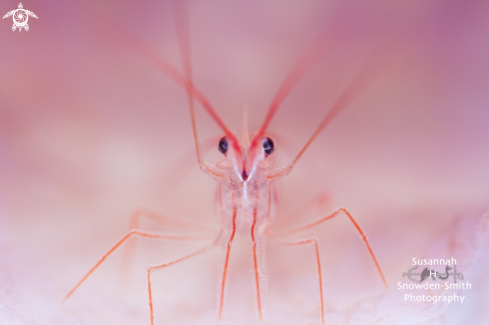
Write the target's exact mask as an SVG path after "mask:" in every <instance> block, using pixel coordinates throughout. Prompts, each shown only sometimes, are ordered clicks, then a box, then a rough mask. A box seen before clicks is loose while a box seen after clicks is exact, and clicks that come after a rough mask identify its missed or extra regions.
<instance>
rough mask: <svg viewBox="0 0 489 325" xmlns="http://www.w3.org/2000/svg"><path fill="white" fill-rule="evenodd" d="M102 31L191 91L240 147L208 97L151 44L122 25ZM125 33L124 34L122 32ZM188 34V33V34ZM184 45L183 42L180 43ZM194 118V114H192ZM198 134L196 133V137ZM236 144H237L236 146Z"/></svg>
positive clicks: (108, 27)
mask: <svg viewBox="0 0 489 325" xmlns="http://www.w3.org/2000/svg"><path fill="white" fill-rule="evenodd" d="M100 30H102V31H103V33H104V34H105V36H106V37H107V38H109V39H110V40H112V41H114V42H116V43H117V44H118V45H119V46H121V47H123V48H126V49H127V50H128V51H130V52H132V53H133V54H135V55H136V56H138V57H140V58H142V59H143V60H145V61H146V62H148V63H149V64H151V65H152V66H154V67H155V68H157V69H158V70H160V71H161V72H162V73H163V74H165V75H166V76H167V77H168V78H170V79H171V80H173V81H174V82H175V84H177V85H178V86H180V87H181V88H183V89H184V90H185V91H186V92H187V93H188V92H189V90H190V91H191V98H194V99H195V100H197V101H198V102H199V103H200V104H201V105H202V107H203V108H204V109H205V110H206V111H207V113H208V114H209V115H210V116H211V118H212V119H213V120H214V122H216V123H217V125H218V126H219V127H220V128H221V130H222V131H223V132H224V133H225V134H226V136H227V137H228V138H229V139H230V140H231V143H232V144H233V146H238V148H239V145H238V140H237V138H236V136H235V135H234V134H233V133H232V132H231V131H230V130H229V129H228V128H227V127H226V125H225V124H224V122H223V121H222V120H221V118H220V117H219V115H218V114H217V113H216V111H215V109H214V107H213V106H212V105H211V103H210V102H209V100H208V99H207V97H206V96H205V95H204V94H203V93H202V92H201V91H200V90H199V89H198V88H197V87H195V85H194V84H193V83H192V81H191V80H189V79H188V78H187V77H186V76H185V75H183V74H182V73H181V72H180V71H179V70H178V69H177V68H176V67H175V66H174V65H172V64H171V63H170V62H169V61H168V60H167V59H166V58H165V57H163V56H162V55H161V54H159V53H158V51H156V50H155V49H154V48H153V47H152V46H151V45H150V44H148V43H147V42H145V41H143V40H142V39H140V38H139V37H137V36H136V35H135V34H133V33H132V32H130V31H128V30H127V29H125V28H124V27H123V26H121V25H120V24H117V23H115V22H113V23H111V24H104V25H103V26H101V28H100ZM121 30H122V31H124V32H121ZM187 34H188V33H187ZM180 43H182V41H180ZM184 51H187V48H186V47H185V46H184ZM187 53H188V54H185V55H183V57H182V60H183V61H186V60H187V59H185V57H187V58H188V63H184V67H185V69H189V67H190V69H189V70H187V71H186V72H187V73H191V65H190V63H189V62H190V60H189V59H190V51H189V48H188V51H187ZM192 107H193V106H192ZM191 114H192V116H193V112H191ZM195 135H196V134H195V133H194V136H195ZM235 143H236V144H235ZM198 154H200V151H199V152H198Z"/></svg>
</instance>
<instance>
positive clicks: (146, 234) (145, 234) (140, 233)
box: [61, 229, 204, 303]
mask: <svg viewBox="0 0 489 325" xmlns="http://www.w3.org/2000/svg"><path fill="white" fill-rule="evenodd" d="M132 236H142V237H146V238H152V239H166V240H175V241H178V240H181V241H193V240H195V241H198V240H202V239H204V238H203V237H198V236H172V235H158V234H154V233H150V232H144V231H141V230H138V229H133V230H131V231H129V233H127V234H126V235H125V236H124V237H123V238H122V239H121V240H119V241H118V242H117V244H115V245H114V246H113V247H112V248H111V249H110V250H109V251H108V252H107V253H106V254H104V256H102V258H101V259H100V260H99V261H98V262H97V264H95V266H94V267H92V268H91V269H90V271H88V272H87V273H86V274H85V276H83V278H82V279H81V280H80V281H79V282H78V283H77V284H76V285H75V287H74V288H73V289H71V291H70V292H69V293H68V294H67V295H66V297H65V298H64V299H63V300H62V302H61V303H64V302H65V301H66V300H67V299H68V298H69V297H70V296H71V295H72V294H73V293H74V292H75V291H76V289H78V287H79V286H80V285H81V284H82V283H83V282H85V280H86V279H87V278H88V277H89V276H90V275H91V274H92V273H93V272H94V271H95V270H96V269H97V268H98V267H99V266H100V264H102V262H103V261H105V259H106V258H107V257H109V256H110V255H111V254H112V253H113V252H114V251H115V250H116V249H117V248H119V246H121V245H122V244H123V243H124V242H125V241H126V240H128V239H129V238H131V237H132Z"/></svg>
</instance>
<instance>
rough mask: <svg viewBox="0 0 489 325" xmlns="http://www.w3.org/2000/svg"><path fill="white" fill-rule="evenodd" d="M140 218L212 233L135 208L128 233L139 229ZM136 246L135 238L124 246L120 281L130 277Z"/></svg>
mask: <svg viewBox="0 0 489 325" xmlns="http://www.w3.org/2000/svg"><path fill="white" fill-rule="evenodd" d="M142 217H146V218H148V219H150V220H153V221H155V222H158V223H161V224H164V225H166V226H169V227H172V228H178V229H182V230H186V231H191V232H199V233H202V232H208V233H210V232H212V229H211V228H208V227H206V226H202V225H198V224H195V223H192V222H188V221H183V220H179V219H177V218H172V217H168V216H165V215H163V214H161V213H158V212H155V211H153V210H150V209H146V208H137V209H135V210H134V211H133V212H132V214H131V218H130V220H129V231H130V230H131V229H139V221H140V220H141V218H142ZM136 246H137V240H136V238H134V239H132V240H129V241H128V243H127V244H126V247H125V249H124V257H123V263H122V265H123V267H122V270H123V272H122V276H121V280H122V279H129V278H130V277H131V272H130V266H131V265H132V262H133V260H134V255H135V253H136ZM122 282H124V281H122Z"/></svg>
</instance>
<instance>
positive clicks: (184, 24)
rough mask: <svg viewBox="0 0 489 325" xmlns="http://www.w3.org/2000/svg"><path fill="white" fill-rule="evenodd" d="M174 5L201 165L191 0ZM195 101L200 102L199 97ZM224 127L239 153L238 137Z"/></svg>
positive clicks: (176, 2)
mask: <svg viewBox="0 0 489 325" xmlns="http://www.w3.org/2000/svg"><path fill="white" fill-rule="evenodd" d="M173 3H174V12H175V28H176V31H177V38H178V45H179V49H180V55H181V58H182V65H183V73H184V75H185V78H186V80H187V85H186V91H187V94H188V101H189V109H190V116H191V120H192V131H193V134H194V141H195V149H196V152H197V160H198V162H199V163H202V162H203V160H202V156H201V153H200V148H199V141H198V136H197V126H196V123H195V113H194V96H195V94H196V90H197V92H198V89H196V88H195V86H194V84H193V78H192V60H191V55H190V53H191V50H190V32H189V19H188V16H189V6H188V3H189V0H180V1H174V2H173ZM197 95H198V94H197ZM195 99H197V100H199V99H198V98H197V97H196V98H195ZM204 108H205V107H204ZM206 110H207V111H208V112H209V114H211V116H213V117H214V115H215V118H214V119H215V120H216V122H217V120H219V121H221V119H220V118H219V116H218V115H217V113H216V112H215V110H212V113H211V112H210V111H209V110H208V109H207V108H206ZM221 123H222V122H221ZM218 124H219V123H218ZM223 126H224V123H222V126H221V128H222V130H223V131H224V132H225V134H226V136H227V137H228V139H229V140H230V142H231V145H232V146H233V148H234V150H236V151H237V152H239V151H240V148H239V142H238V139H237V137H236V135H234V133H232V132H231V131H230V130H229V129H228V128H226V127H225V126H224V127H223Z"/></svg>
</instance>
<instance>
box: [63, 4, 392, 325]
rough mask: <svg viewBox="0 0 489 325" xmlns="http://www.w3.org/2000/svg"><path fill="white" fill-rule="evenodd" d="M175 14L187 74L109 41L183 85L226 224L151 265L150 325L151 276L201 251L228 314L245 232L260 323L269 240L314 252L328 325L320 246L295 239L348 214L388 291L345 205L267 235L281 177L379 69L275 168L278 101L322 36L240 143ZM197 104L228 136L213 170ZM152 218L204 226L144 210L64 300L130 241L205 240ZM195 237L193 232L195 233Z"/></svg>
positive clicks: (129, 41) (356, 83)
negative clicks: (212, 266) (195, 69)
mask: <svg viewBox="0 0 489 325" xmlns="http://www.w3.org/2000/svg"><path fill="white" fill-rule="evenodd" d="M177 8H179V9H177V11H176V12H177V14H179V15H180V19H177V23H176V27H177V33H178V40H179V46H180V53H181V58H182V62H183V72H180V71H179V70H178V69H177V68H176V67H174V66H173V65H171V64H170V63H169V61H167V60H166V59H165V58H164V57H162V56H161V55H160V54H159V53H158V52H156V50H154V49H153V48H151V47H150V46H149V45H148V44H146V43H144V42H143V41H141V40H140V39H138V38H137V37H136V36H134V35H132V34H130V33H129V32H127V33H124V35H121V33H122V32H120V30H119V29H115V28H114V29H112V30H111V31H109V32H110V33H111V35H110V37H112V38H113V39H115V40H121V39H124V41H121V42H122V43H123V44H122V45H123V46H124V47H127V48H128V49H130V50H131V51H133V52H135V53H136V54H137V55H138V56H140V57H142V58H143V59H145V60H146V61H148V62H149V63H150V64H152V65H153V66H155V67H156V68H158V69H159V70H160V71H161V72H163V73H164V74H165V75H166V76H168V77H169V78H171V79H172V80H173V81H174V82H175V83H176V84H177V85H179V86H180V87H181V88H183V89H184V90H185V91H186V93H187V95H188V106H189V109H190V115H191V124H192V130H193V136H194V142H195V149H196V153H197V163H198V166H199V168H200V169H201V170H202V171H203V172H204V173H206V174H207V175H209V176H210V177H211V178H213V179H214V180H215V181H216V182H217V183H218V204H219V211H220V219H221V228H220V231H219V233H218V234H217V235H216V236H215V237H214V238H213V239H212V240H210V241H209V242H208V243H207V244H205V245H203V246H202V247H201V248H200V249H198V250H196V251H194V252H191V253H189V254H188V255H185V256H182V257H180V258H178V259H175V260H173V261H170V262H167V263H164V264H160V265H154V266H149V267H148V268H147V283H148V293H149V307H150V318H151V324H153V323H154V317H153V302H152V286H151V274H152V272H154V271H156V270H158V269H162V268H165V267H169V266H171V265H173V264H176V263H180V262H182V261H185V260H187V259H190V258H192V257H193V256H196V255H198V254H201V253H203V252H204V251H207V250H209V249H212V248H220V249H221V263H220V267H219V276H218V281H219V282H218V284H217V288H218V293H217V309H218V310H217V317H218V318H219V319H221V318H222V315H223V309H224V300H225V299H224V298H225V290H226V279H227V272H228V268H229V260H230V259H229V257H230V253H231V248H232V243H233V240H234V238H235V235H236V233H237V231H238V230H244V232H247V233H248V234H249V236H250V238H251V243H252V252H253V258H252V261H253V270H254V277H253V278H254V279H253V281H254V284H253V286H254V288H255V291H256V308H257V311H258V319H259V320H260V321H261V320H263V319H264V312H265V302H266V301H265V300H266V293H267V278H268V276H267V262H266V246H265V243H266V242H267V240H269V241H272V242H274V243H278V244H281V245H292V246H309V247H310V248H311V249H313V250H314V251H315V257H316V265H317V278H318V282H317V283H318V292H319V297H320V301H319V303H320V310H321V322H322V324H323V325H324V324H325V310H324V298H323V283H322V275H321V260H320V254H319V243H318V239H317V238H315V237H311V238H305V239H298V240H289V239H286V238H289V237H290V235H293V234H296V233H299V232H301V231H303V230H306V229H310V228H313V227H315V226H317V225H319V224H322V223H323V222H326V221H328V220H330V219H332V218H334V217H336V216H341V215H342V216H344V217H347V218H348V220H350V222H351V223H352V225H353V227H354V228H355V230H356V231H357V232H358V233H359V234H360V236H361V237H362V240H363V242H364V244H365V246H366V248H367V251H368V253H369V254H370V257H371V259H372V261H373V266H374V267H375V268H376V269H377V271H378V274H379V276H380V278H381V280H382V282H383V284H384V286H385V287H386V288H387V287H388V286H387V281H386V279H385V277H384V274H383V273H382V270H381V268H380V265H379V263H378V261H377V258H376V257H375V255H374V252H373V250H372V248H371V246H370V244H369V242H368V240H367V236H366V235H365V233H364V232H363V230H362V229H361V227H360V226H359V224H358V223H357V222H356V221H355V219H354V218H353V216H352V215H351V214H350V212H348V210H346V209H345V208H343V207H340V208H339V209H337V210H336V211H334V212H333V213H331V214H329V215H326V216H323V217H320V218H319V219H317V220H315V221H314V222H311V223H309V224H306V225H302V226H300V227H296V228H289V229H288V230H286V231H283V232H281V233H272V232H271V231H270V230H269V226H270V225H271V224H272V223H273V221H274V218H275V214H276V211H277V209H276V207H275V205H276V199H275V197H276V193H275V192H274V187H273V183H274V182H275V181H276V180H277V179H279V178H282V177H285V176H287V175H289V174H290V173H291V172H292V170H293V169H294V166H295V165H296V163H297V162H298V161H299V159H300V158H301V156H302V155H303V153H304V152H305V151H306V150H307V148H308V147H309V146H310V144H311V143H312V142H313V140H314V139H315V138H316V137H317V135H318V134H319V133H320V132H321V131H322V130H323V129H324V128H325V127H326V126H327V125H328V124H329V123H330V122H331V121H332V120H333V119H334V118H335V116H336V115H337V114H338V113H339V112H340V111H341V110H342V109H344V108H345V107H346V106H348V104H349V103H350V101H351V100H352V99H354V98H355V97H356V96H357V95H358V94H359V93H360V92H361V91H363V90H364V89H365V87H366V86H367V85H368V84H369V82H370V81H371V79H372V72H373V71H374V70H375V67H374V65H373V64H370V65H368V64H365V65H364V67H363V68H361V69H360V70H359V71H358V72H357V74H356V75H355V77H354V78H353V80H352V81H351V82H350V83H349V85H348V86H347V87H346V89H344V90H343V92H342V93H341V95H340V96H339V97H338V98H337V100H336V101H335V102H334V104H333V105H332V107H331V108H330V109H329V110H328V111H327V113H326V115H325V116H324V118H323V119H322V121H321V122H320V123H319V125H318V126H317V128H316V130H315V131H314V132H313V134H312V135H311V136H310V138H309V140H308V141H307V142H306V144H305V145H304V146H303V148H302V149H301V150H300V152H299V153H298V154H297V155H296V157H295V158H294V159H293V160H292V161H291V162H290V163H289V164H288V165H286V166H283V167H276V166H274V165H273V164H272V163H271V161H270V160H269V159H267V158H268V157H269V156H270V155H272V154H273V153H274V149H275V146H276V144H275V142H274V140H273V139H272V138H271V137H269V136H267V129H268V126H269V124H270V122H271V120H272V119H273V117H274V115H275V113H276V112H277V110H278V108H279V106H280V104H281V103H282V102H283V100H284V99H285V98H286V97H287V95H288V94H289V93H290V92H291V91H292V89H293V87H294V86H295V85H296V84H297V83H298V82H299V81H300V79H301V78H302V76H304V75H305V74H306V73H307V71H308V70H309V69H310V68H311V67H312V66H313V65H314V64H315V63H316V62H317V61H318V60H319V59H321V57H322V56H323V54H324V53H323V51H320V50H318V48H319V47H318V42H319V41H321V39H316V40H315V41H314V42H313V44H311V45H310V46H309V47H308V48H307V49H306V50H305V51H304V53H303V54H302V55H301V56H300V57H299V59H298V60H297V61H296V63H295V65H294V66H293V68H292V69H291V71H290V72H289V74H288V75H287V77H286V79H285V80H284V82H283V83H282V85H281V87H280V88H279V90H278V92H277V94H276V95H275V97H274V98H273V100H272V103H271V105H270V107H269V109H268V111H267V114H266V117H265V120H264V121H263V123H262V125H261V127H260V128H259V129H258V131H256V132H255V133H254V135H253V136H252V137H251V138H250V136H249V133H248V129H247V114H245V115H244V123H243V131H242V136H241V141H239V140H238V137H237V136H236V135H235V133H233V132H232V131H230V130H229V129H228V128H227V127H226V125H225V124H224V122H223V121H222V120H221V118H220V117H219V115H218V114H217V112H216V110H215V109H214V108H213V107H212V105H211V104H210V101H209V100H208V99H207V98H206V96H205V95H204V94H203V93H202V92H201V91H200V90H199V89H198V88H197V86H196V85H194V83H193V80H192V69H191V60H190V42H189V35H188V34H189V33H188V29H187V24H186V21H185V20H186V17H185V14H182V12H184V10H183V9H182V8H181V7H179V6H177ZM195 102H197V103H199V104H200V105H201V106H202V107H203V108H204V109H205V110H206V111H207V113H208V114H209V115H210V116H211V117H212V119H213V120H214V121H215V122H216V123H217V125H218V126H219V127H220V129H221V130H222V132H223V133H224V135H223V136H222V138H221V139H220V140H219V143H218V146H217V149H218V150H219V152H220V153H222V154H223V156H224V157H223V158H222V160H221V161H219V162H218V163H217V164H215V165H213V164H210V163H208V162H205V161H204V160H203V157H202V152H201V149H200V146H199V141H198V137H197V128H196V122H195V114H194V103H195ZM142 216H146V217H149V218H152V219H153V220H156V221H161V222H166V223H171V224H172V225H173V226H176V227H180V228H185V229H192V230H194V231H196V230H198V229H199V228H198V226H196V225H193V224H190V223H187V222H183V221H180V220H178V219H171V218H167V217H163V216H161V215H159V214H158V213H155V212H152V211H149V210H144V209H138V210H136V211H135V212H134V214H133V216H132V218H131V223H130V225H131V228H132V229H131V230H130V231H129V233H128V234H126V235H125V236H124V237H123V238H122V239H121V240H120V241H119V242H117V243H116V245H114V246H113V247H112V248H111V249H110V250H109V251H108V252H107V253H106V254H105V255H104V256H103V257H102V259H101V260H100V261H99V262H98V263H97V264H96V265H95V266H94V267H93V268H92V269H91V270H90V271H89V272H88V273H87V274H86V275H85V276H84V277H83V278H82V279H81V280H80V281H79V282H78V284H77V285H76V286H75V287H74V288H73V289H72V290H71V291H70V292H69V293H68V295H67V296H66V297H65V298H64V300H63V301H65V300H66V299H68V298H69V297H70V296H71V295H72V294H73V292H74V291H75V290H76V289H77V288H78V287H79V286H80V285H81V284H82V283H83V282H84V281H85V280H86V279H87V278H88V276H89V275H90V274H92V272H93V271H94V270H95V269H96V268H97V267H98V266H99V265H100V264H101V263H102V262H103V261H104V260H105V259H106V258H107V257H108V256H109V255H110V254H112V253H113V252H114V251H115V250H116V249H117V248H119V247H120V246H121V245H122V244H123V243H124V242H126V241H127V240H128V239H129V238H130V237H135V236H140V237H147V238H154V239H163V240H172V241H190V240H202V237H200V236H195V235H192V236H176V235H175V236H171V235H162V234H156V233H151V232H146V231H143V230H139V229H137V228H138V220H139V218H140V217H142ZM194 233H195V232H194Z"/></svg>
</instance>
